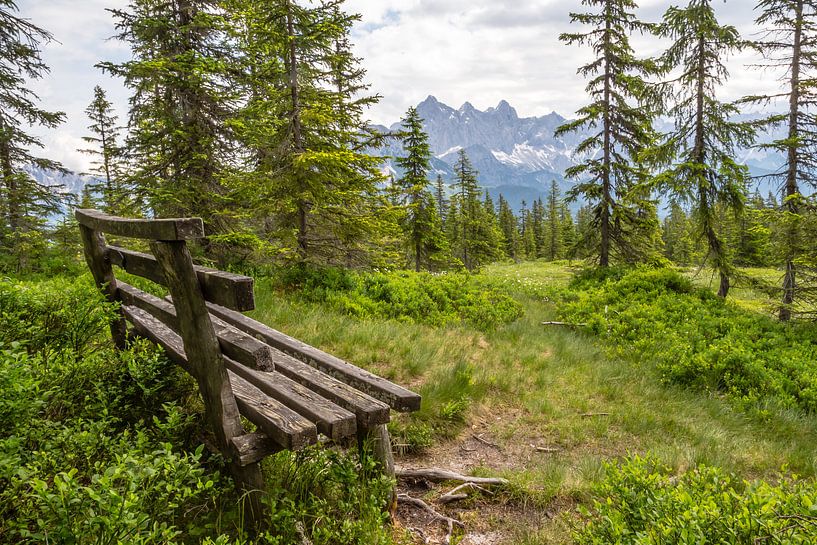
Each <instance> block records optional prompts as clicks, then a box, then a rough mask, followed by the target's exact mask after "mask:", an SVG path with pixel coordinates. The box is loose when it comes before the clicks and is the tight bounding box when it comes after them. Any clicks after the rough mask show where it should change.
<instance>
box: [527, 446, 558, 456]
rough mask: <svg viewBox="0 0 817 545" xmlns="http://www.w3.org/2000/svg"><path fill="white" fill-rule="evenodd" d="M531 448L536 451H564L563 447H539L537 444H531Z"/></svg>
mask: <svg viewBox="0 0 817 545" xmlns="http://www.w3.org/2000/svg"><path fill="white" fill-rule="evenodd" d="M530 448H532V449H533V450H535V451H536V452H547V453H551V454H552V453H554V452H562V449H560V448H559V447H538V446H536V445H531V446H530Z"/></svg>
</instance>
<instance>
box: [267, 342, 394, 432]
mask: <svg viewBox="0 0 817 545" xmlns="http://www.w3.org/2000/svg"><path fill="white" fill-rule="evenodd" d="M272 361H273V362H274V363H275V370H276V371H277V372H278V373H280V374H282V375H284V376H286V377H287V378H289V379H291V380H293V381H295V382H297V383H299V384H302V385H304V386H306V387H307V388H309V389H310V390H312V391H313V392H315V393H317V394H318V395H320V396H321V397H324V398H326V399H328V400H329V401H332V402H333V403H335V404H337V405H339V406H341V407H343V408H344V409H346V410H347V411H350V412H352V413H354V415H355V416H356V417H357V424H358V426H359V427H370V426H376V425H378V424H385V423H387V422H388V421H389V419H390V414H389V406H388V405H387V404H385V403H383V402H382V401H379V400H377V399H375V398H373V397H371V396H369V395H367V394H364V393H363V392H361V391H359V390H357V389H355V388H354V387H353V386H350V385H348V384H346V383H344V382H341V381H339V380H338V379H336V378H334V377H331V376H329V375H327V374H326V373H324V372H322V371H320V370H318V369H315V368H314V367H311V366H309V365H307V364H306V363H304V362H302V361H301V360H299V359H296V358H293V357H292V356H290V355H288V354H284V353H283V352H281V351H279V350H276V349H273V350H272Z"/></svg>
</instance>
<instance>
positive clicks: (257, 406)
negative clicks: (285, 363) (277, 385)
mask: <svg viewBox="0 0 817 545" xmlns="http://www.w3.org/2000/svg"><path fill="white" fill-rule="evenodd" d="M123 311H124V313H125V316H126V317H127V319H128V320H129V321H130V322H131V323H132V324H133V326H134V329H135V330H136V331H137V333H138V334H139V335H141V336H143V337H145V338H147V339H149V340H151V341H153V342H155V343H156V344H158V345H159V346H161V347H162V348H164V349H165V352H167V355H168V357H169V358H170V359H171V360H172V361H173V362H175V363H176V364H178V365H180V366H181V367H182V368H184V369H186V370H189V365H188V363H187V357H186V356H185V353H184V345H183V343H182V339H181V337H179V335H177V334H176V333H174V332H173V331H172V330H171V329H170V328H169V327H167V326H166V325H164V324H163V323H162V322H160V321H159V320H158V319H156V318H154V317H153V316H151V315H150V314H149V313H147V312H145V311H144V310H142V309H140V308H137V307H131V306H125V307H123ZM229 377H230V383H231V386H232V389H233V394H234V395H235V398H236V403H237V405H238V408H239V411H240V412H241V414H243V415H244V416H245V417H247V419H249V420H250V421H251V422H252V423H253V424H255V425H256V426H258V427H259V428H261V430H262V431H263V432H264V433H265V434H266V435H267V436H268V437H270V438H271V439H273V440H274V441H275V442H276V443H277V444H279V445H280V446H281V447H282V448H285V449H290V450H297V449H299V448H303V447H304V446H306V445H309V444H313V443H315V442H317V433H318V432H317V428H316V427H315V425H314V424H313V423H312V422H310V421H309V420H307V419H306V418H304V417H303V416H301V415H299V414H298V413H296V412H295V411H293V410H292V409H290V408H289V407H286V406H285V405H283V404H281V403H280V402H278V401H276V400H274V399H272V398H270V397H269V396H267V395H265V394H264V393H263V392H261V391H260V390H258V389H257V388H256V387H255V386H253V385H252V384H250V383H248V382H247V381H246V380H244V379H242V378H241V377H239V376H237V375H236V374H235V373H229ZM234 381H235V382H234Z"/></svg>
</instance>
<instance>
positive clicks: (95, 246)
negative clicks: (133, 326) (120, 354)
mask: <svg viewBox="0 0 817 545" xmlns="http://www.w3.org/2000/svg"><path fill="white" fill-rule="evenodd" d="M79 232H80V235H81V236H82V247H83V250H84V253H85V262H86V263H87V264H88V268H89V269H91V274H92V275H93V276H94V281H95V282H96V285H97V287H98V288H99V289H100V290H102V291H103V293H105V296H106V298H107V299H108V301H109V302H111V303H113V302H116V300H117V299H116V277H115V276H114V273H113V267H111V263H110V261H109V260H108V259H107V257H106V255H105V250H106V247H105V237H104V236H103V235H102V233H100V232H99V231H94V230H93V229H91V228H89V227H86V226H84V225H80V226H79ZM111 338H112V339H113V343H114V345H115V346H116V347H117V348H118V349H120V350H123V349H124V348H125V346H126V345H127V338H128V326H127V324H126V322H125V316H124V314H122V312H121V311H120V312H119V316H118V317H117V318H116V319H115V320H114V321H113V322H111Z"/></svg>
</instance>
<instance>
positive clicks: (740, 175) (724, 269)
mask: <svg viewBox="0 0 817 545" xmlns="http://www.w3.org/2000/svg"><path fill="white" fill-rule="evenodd" d="M660 29H661V34H662V35H663V36H665V37H667V38H670V39H672V40H673V43H672V45H671V46H670V47H669V49H668V50H667V51H666V52H665V53H664V55H663V59H662V60H663V63H664V64H665V66H666V67H667V68H668V69H677V70H680V75H679V76H678V77H677V78H676V79H675V80H673V81H672V82H671V83H668V84H666V86H665V90H666V92H667V93H668V94H670V95H671V107H670V108H669V110H668V114H669V116H670V117H672V118H674V119H675V129H674V131H672V132H671V133H670V134H668V135H666V140H665V142H664V144H663V146H664V151H663V152H662V154H665V156H666V157H668V158H670V160H671V166H670V168H668V169H667V170H666V171H665V172H663V173H662V174H661V175H659V176H658V178H657V181H658V183H659V185H660V186H662V187H665V188H668V189H669V190H670V192H671V193H672V194H673V196H674V197H676V198H678V199H681V200H682V201H685V202H689V203H691V204H692V205H693V206H694V217H695V220H696V225H697V228H698V234H699V236H702V237H703V238H704V239H705V240H706V243H707V247H708V256H707V257H708V258H709V259H711V261H712V263H713V265H714V267H715V268H716V269H717V271H718V273H719V275H720V285H719V288H718V295H719V296H720V297H726V296H727V294H728V293H729V287H730V276H732V274H733V267H732V263H731V261H730V258H729V255H728V251H727V248H726V247H725V245H724V242H723V240H722V237H721V235H720V234H719V233H718V229H717V221H718V208H719V206H723V207H725V208H726V209H728V210H731V211H733V212H735V211H739V210H740V209H741V207H742V205H743V197H744V195H743V192H744V188H745V183H746V179H747V176H748V174H747V170H746V168H745V167H744V166H742V165H739V164H738V163H737V162H736V161H735V159H734V156H735V150H736V147H737V146H738V145H750V144H751V143H752V137H753V133H752V130H751V128H750V127H749V126H747V125H746V124H743V123H738V122H735V121H732V118H733V117H734V116H735V115H736V114H738V113H739V110H738V109H737V107H736V106H735V105H733V104H728V103H723V102H721V101H719V100H718V99H717V98H716V92H717V89H718V87H719V86H721V85H722V84H723V82H724V81H725V80H726V79H727V78H728V72H727V69H726V66H725V64H724V56H725V55H727V54H729V53H732V52H736V51H739V50H740V48H741V46H742V41H741V38H740V36H739V34H738V31H737V29H735V27H733V26H728V25H720V24H719V23H718V21H717V18H716V17H715V12H714V10H713V8H712V5H711V3H710V2H709V0H691V1H690V2H689V4H688V5H687V7H686V8H678V7H671V8H669V10H667V12H666V14H665V15H664V20H663V22H662V24H661V27H660Z"/></svg>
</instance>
